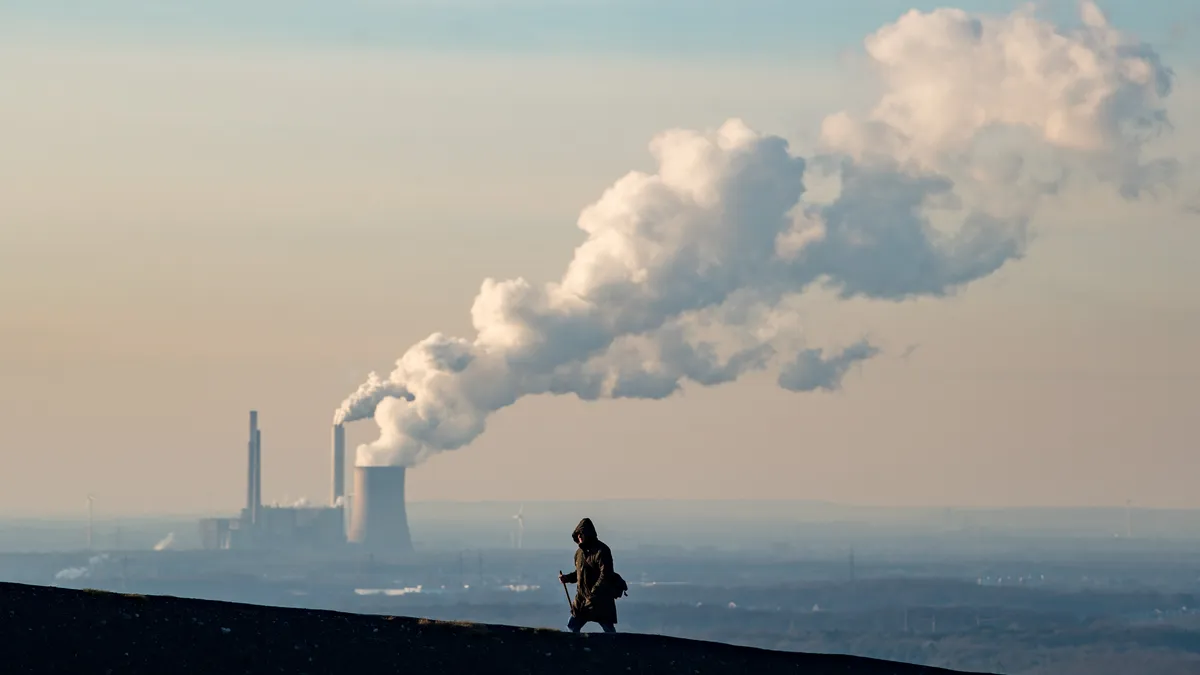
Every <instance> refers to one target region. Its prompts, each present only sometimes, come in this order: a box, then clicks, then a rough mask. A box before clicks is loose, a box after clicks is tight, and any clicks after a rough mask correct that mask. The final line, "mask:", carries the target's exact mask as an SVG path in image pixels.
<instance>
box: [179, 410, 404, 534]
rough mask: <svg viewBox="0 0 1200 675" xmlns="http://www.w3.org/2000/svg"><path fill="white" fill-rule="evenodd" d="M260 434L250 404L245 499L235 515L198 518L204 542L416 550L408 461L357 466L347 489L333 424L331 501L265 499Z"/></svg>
mask: <svg viewBox="0 0 1200 675" xmlns="http://www.w3.org/2000/svg"><path fill="white" fill-rule="evenodd" d="M262 439H263V435H262V429H260V428H259V425H258V411H256V410H251V411H250V428H249V440H248V442H247V445H246V448H247V453H246V456H247V470H246V505H245V507H243V508H242V511H241V514H240V515H239V516H237V517H236V518H206V519H203V520H201V521H200V535H201V541H202V543H203V546H204V548H206V549H272V550H289V549H291V550H294V549H329V548H331V547H344V546H352V547H355V548H361V549H363V550H366V551H370V552H378V553H393V554H396V553H406V552H409V551H411V550H412V537H411V535H410V533H409V530H408V515H407V513H406V512H405V505H404V479H405V472H404V467H399V466H378V467H356V468H355V470H354V491H353V493H352V494H349V495H348V494H346V486H345V483H346V471H345V466H346V430H345V427H344V426H343V425H341V424H335V425H334V426H333V433H332V452H331V458H330V460H331V461H330V464H331V467H330V469H331V471H330V474H331V485H330V493H329V505H328V506H312V505H308V504H295V505H292V506H286V505H265V504H263V501H262V471H263V454H262V449H263V445H262ZM347 512H348V513H349V515H350V519H349V520H350V523H349V528H348V529H347V526H346V514H347ZM347 534H348V536H347Z"/></svg>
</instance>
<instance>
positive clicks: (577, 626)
mask: <svg viewBox="0 0 1200 675" xmlns="http://www.w3.org/2000/svg"><path fill="white" fill-rule="evenodd" d="M585 623H587V622H586V621H582V620H580V619H579V617H574V616H573V617H571V620H570V621H568V622H567V630H569V631H571V632H572V633H578V632H579V631H581V630H583V625H584V624H585Z"/></svg>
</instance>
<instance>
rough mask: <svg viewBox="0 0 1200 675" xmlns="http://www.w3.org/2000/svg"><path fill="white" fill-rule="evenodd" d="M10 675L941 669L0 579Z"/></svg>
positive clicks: (814, 674) (885, 674)
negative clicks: (52, 586)
mask: <svg viewBox="0 0 1200 675" xmlns="http://www.w3.org/2000/svg"><path fill="white" fill-rule="evenodd" d="M0 601H2V604H0V636H3V643H4V648H3V652H4V653H3V655H2V656H0V671H3V672H4V673H13V674H17V673H21V674H24V673H72V674H76V675H90V674H91V673H103V674H112V675H161V674H164V673H171V674H172V675H191V674H196V675H200V674H203V675H245V674H251V673H253V674H259V673H285V674H286V675H303V674H305V673H310V674H312V675H318V674H319V675H335V674H339V673H348V674H353V675H373V674H375V673H409V674H414V675H424V674H426V673H428V674H429V675H438V674H442V673H446V674H456V673H470V674H472V675H474V674H479V675H489V674H492V673H496V674H500V673H503V674H512V675H516V674H518V673H519V674H522V675H543V674H545V675H551V674H553V675H591V674H593V673H595V674H597V675H600V674H603V675H613V674H621V673H644V674H648V673H655V674H660V673H661V674H664V675H665V674H670V673H687V674H695V673H700V674H702V675H722V674H725V673H728V674H730V675H752V674H753V675H774V674H776V673H797V674H803V675H935V674H937V673H949V671H945V670H938V669H934V668H924V667H920V666H910V665H902V664H894V663H888V662H885V661H874V660H869V659H860V658H853V657H847V656H821V655H808V654H788V653H783V652H771V651H764V650H757V649H749V648H744V647H733V646H729V645H721V644H714V643H708V642H696V641H690V640H680V639H675V638H666V637H658V636H650V635H625V634H620V635H604V634H595V633H593V634H583V635H571V634H568V633H563V632H560V631H555V630H534V629H528V628H511V627H505V626H489V625H483V624H457V623H443V622H431V621H425V620H421V619H409V618H401V617H382V616H368V615H358V614H343V613H338V612H326V611H315V610H297V609H282V608H274V607H260V606H255V605H241V604H232V603H222V602H212V601H207V600H186V599H181V598H171V597H146V596H130V595H120V594H114V593H103V592H98V591H75V590H66V589H59V588H47V587H41V586H25V585H18V584H0Z"/></svg>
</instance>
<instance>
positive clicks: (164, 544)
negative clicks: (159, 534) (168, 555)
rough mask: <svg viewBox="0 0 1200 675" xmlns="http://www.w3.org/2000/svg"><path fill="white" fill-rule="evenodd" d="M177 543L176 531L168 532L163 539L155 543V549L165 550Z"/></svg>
mask: <svg viewBox="0 0 1200 675" xmlns="http://www.w3.org/2000/svg"><path fill="white" fill-rule="evenodd" d="M174 545H175V533H174V532H168V533H167V536H165V537H163V538H162V541H160V542H158V543H157V544H155V545H154V550H155V551H165V550H167V549H169V548H171V547H172V546H174Z"/></svg>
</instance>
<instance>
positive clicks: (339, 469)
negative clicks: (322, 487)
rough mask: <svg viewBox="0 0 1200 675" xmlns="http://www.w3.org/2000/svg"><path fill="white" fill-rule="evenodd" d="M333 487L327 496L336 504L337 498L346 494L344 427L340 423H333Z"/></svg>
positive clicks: (332, 503)
mask: <svg viewBox="0 0 1200 675" xmlns="http://www.w3.org/2000/svg"><path fill="white" fill-rule="evenodd" d="M332 461H333V471H332V473H331V476H332V480H333V486H332V487H333V489H332V491H331V494H330V497H329V503H330V505H332V506H337V505H338V500H339V499H341V498H342V497H344V496H345V494H346V428H345V427H344V426H342V425H340V424H335V425H333V458H332Z"/></svg>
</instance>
